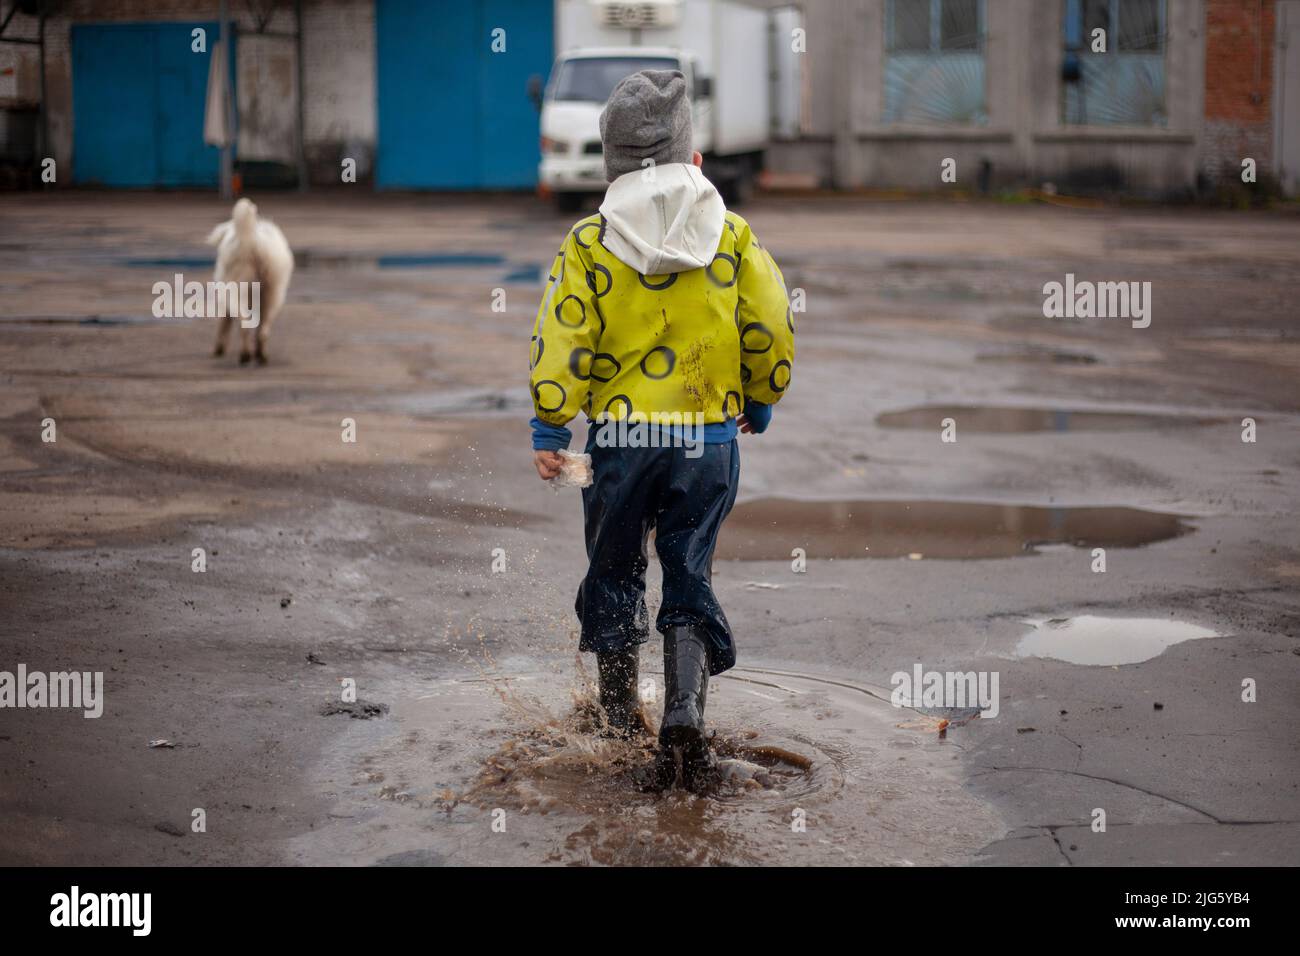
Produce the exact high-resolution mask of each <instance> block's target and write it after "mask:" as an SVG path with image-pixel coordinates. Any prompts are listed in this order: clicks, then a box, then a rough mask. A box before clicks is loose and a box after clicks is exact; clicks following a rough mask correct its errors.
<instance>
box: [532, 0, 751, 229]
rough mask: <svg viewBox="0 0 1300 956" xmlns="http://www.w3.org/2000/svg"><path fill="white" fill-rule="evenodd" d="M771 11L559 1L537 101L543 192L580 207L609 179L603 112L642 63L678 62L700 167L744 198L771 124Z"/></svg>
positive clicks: (703, 0)
mask: <svg viewBox="0 0 1300 956" xmlns="http://www.w3.org/2000/svg"><path fill="white" fill-rule="evenodd" d="M771 18H772V14H771V13H769V11H767V10H765V9H758V8H756V7H750V6H746V5H745V4H743V3H738V2H732V0H638V2H617V0H557V3H556V49H557V50H559V54H558V57H557V59H556V61H555V66H554V67H553V68H552V70H551V77H550V82H549V83H548V84H547V85H546V90H545V95H544V96H543V95H542V91H541V89H540V80H539V79H535V80H534V84H533V89H532V93H533V96H534V98H535V100H536V101H538V105H539V107H540V109H541V113H542V116H541V134H542V139H541V152H542V160H541V166H540V171H539V178H540V182H541V191H542V192H543V193H544V194H545V193H549V194H550V195H552V196H553V197H554V198H555V200H556V203H557V204H558V205H559V207H560V209H561V210H563V211H566V212H571V211H574V210H576V209H577V208H578V207H579V206H580V205H581V203H582V201H583V199H584V197H586V196H589V195H593V194H596V193H602V192H604V190H605V186H606V185H607V184H606V182H605V167H604V162H603V158H602V153H601V144H600V123H599V118H600V111H601V110H602V109H603V108H604V106H605V101H606V100H607V99H608V98H609V94H610V93H611V92H612V91H613V89H614V87H615V86H616V85H617V84H618V82H619V81H620V80H622V79H623V78H624V77H625V76H628V75H629V74H632V73H636V72H637V71H639V70H681V72H682V73H683V75H685V77H686V88H687V91H688V93H689V95H690V98H691V104H692V127H693V128H692V133H693V138H694V143H695V148H696V149H697V150H699V151H700V153H702V154H703V155H704V173H705V175H706V176H708V177H709V179H710V180H711V181H712V182H713V183H714V184H715V185H716V186H717V187H718V188H719V190H721V192H722V194H723V197H724V199H725V200H726V201H727V202H728V203H737V202H740V201H743V200H744V199H745V198H746V197H747V196H748V195H749V193H750V191H751V190H752V188H753V182H754V178H755V176H756V175H757V174H758V172H759V170H760V169H761V168H762V165H763V151H764V149H765V148H766V147H767V143H768V138H769V135H770V127H771V123H772V114H771V98H772V94H771V82H772V73H771V70H770V62H771V58H772V49H773V46H774V44H773V37H772V36H771V35H770V33H769V24H770V23H771V22H772V20H771Z"/></svg>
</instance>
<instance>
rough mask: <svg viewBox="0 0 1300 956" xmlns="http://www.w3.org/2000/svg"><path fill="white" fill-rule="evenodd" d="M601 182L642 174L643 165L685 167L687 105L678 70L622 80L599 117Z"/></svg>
mask: <svg viewBox="0 0 1300 956" xmlns="http://www.w3.org/2000/svg"><path fill="white" fill-rule="evenodd" d="M600 138H601V141H602V143H603V144H604V150H605V178H606V179H608V180H609V181H610V182H611V183H612V182H613V181H614V180H616V179H618V177H620V176H622V175H623V174H624V173H630V172H633V171H635V170H638V169H642V168H643V167H642V165H641V163H642V160H645V159H647V158H649V159H653V160H654V161H655V165H656V166H660V165H663V164H664V163H689V162H690V161H691V157H692V155H693V154H694V149H693V148H692V146H691V101H690V100H689V99H687V98H686V77H684V76H683V75H682V73H681V71H680V70H642V71H641V72H640V73H633V74H632V75H631V76H628V77H624V79H623V80H622V82H620V83H619V84H618V86H616V87H614V92H613V93H611V94H609V102H608V103H606V104H605V109H604V110H602V111H601V114H600Z"/></svg>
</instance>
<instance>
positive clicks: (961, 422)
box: [876, 405, 1227, 435]
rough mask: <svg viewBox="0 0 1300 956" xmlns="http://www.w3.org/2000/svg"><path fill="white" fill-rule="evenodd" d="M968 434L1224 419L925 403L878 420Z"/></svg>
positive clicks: (1158, 426)
mask: <svg viewBox="0 0 1300 956" xmlns="http://www.w3.org/2000/svg"><path fill="white" fill-rule="evenodd" d="M948 418H951V419H952V420H953V421H955V422H956V423H957V429H958V431H959V432H966V433H968V434H971V433H974V434H981V435H983V434H988V435H995V434H1022V433H1028V432H1121V431H1158V430H1162V429H1167V428H1192V427H1197V426H1205V425H1218V424H1222V423H1223V422H1224V421H1226V420H1227V419H1223V418H1209V417H1205V416H1193V415H1158V414H1149V413H1144V412H1112V411H1090V410H1083V411H1079V410H1072V409H1068V408H1013V407H999V406H993V405H924V406H919V407H916V408H905V409H900V410H899V411H895V412H885V413H884V414H881V415H877V416H876V424H877V425H879V426H880V427H881V428H908V429H921V430H932V431H936V432H937V431H939V430H940V429H941V428H943V427H944V419H948Z"/></svg>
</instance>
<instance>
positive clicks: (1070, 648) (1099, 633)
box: [1016, 614, 1222, 666]
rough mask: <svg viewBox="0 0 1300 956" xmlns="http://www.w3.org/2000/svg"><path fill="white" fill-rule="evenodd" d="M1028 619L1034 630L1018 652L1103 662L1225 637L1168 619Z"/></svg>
mask: <svg viewBox="0 0 1300 956" xmlns="http://www.w3.org/2000/svg"><path fill="white" fill-rule="evenodd" d="M1025 623H1026V624H1028V625H1029V626H1030V627H1032V628H1033V630H1031V631H1030V632H1029V633H1028V634H1026V635H1025V636H1024V637H1023V638H1022V639H1021V640H1020V643H1019V644H1018V645H1017V646H1016V654H1017V656H1019V657H1047V658H1051V659H1052V660H1058V661H1066V662H1068V663H1071V664H1091V665H1098V666H1116V665H1119V664H1140V663H1142V662H1143V661H1149V660H1151V659H1152V658H1153V657H1158V656H1159V655H1160V654H1163V653H1164V652H1165V650H1166V649H1167V648H1169V647H1172V646H1173V645H1175V644H1181V643H1182V642H1183V641H1196V640H1202V639H1204V638H1207V637H1221V636H1222V635H1220V634H1219V633H1218V632H1216V631H1213V630H1211V629H1210V628H1208V627H1200V626H1198V625H1196V624H1188V623H1186V622H1184V621H1175V620H1170V619H1168V618H1142V617H1103V616H1098V615H1092V614H1083V615H1080V616H1078V617H1061V618H1049V619H1045V620H1037V619H1035V620H1028V621H1026V622H1025Z"/></svg>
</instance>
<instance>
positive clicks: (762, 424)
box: [744, 398, 772, 435]
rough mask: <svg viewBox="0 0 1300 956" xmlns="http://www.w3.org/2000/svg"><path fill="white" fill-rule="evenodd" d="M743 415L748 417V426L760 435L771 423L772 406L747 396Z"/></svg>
mask: <svg viewBox="0 0 1300 956" xmlns="http://www.w3.org/2000/svg"><path fill="white" fill-rule="evenodd" d="M744 415H745V417H746V418H748V419H749V424H750V427H752V428H753V429H754V431H756V432H758V433H759V434H760V435H761V434H762V433H763V432H765V431H767V426H768V425H770V424H771V423H772V406H771V405H764V404H763V403H762V402H756V401H754V400H753V399H752V398H747V399H745V411H744Z"/></svg>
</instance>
